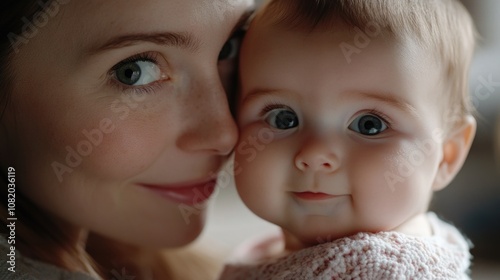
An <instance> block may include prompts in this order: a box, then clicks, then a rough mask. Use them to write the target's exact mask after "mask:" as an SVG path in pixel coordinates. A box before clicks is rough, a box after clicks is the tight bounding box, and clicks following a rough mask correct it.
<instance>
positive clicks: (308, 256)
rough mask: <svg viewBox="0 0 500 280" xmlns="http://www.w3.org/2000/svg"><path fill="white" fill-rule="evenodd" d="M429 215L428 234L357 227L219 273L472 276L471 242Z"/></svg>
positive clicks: (261, 278) (246, 278)
mask: <svg viewBox="0 0 500 280" xmlns="http://www.w3.org/2000/svg"><path fill="white" fill-rule="evenodd" d="M427 216H428V218H429V221H430V223H431V227H432V230H433V235H432V236H430V237H417V236H410V235H406V234H402V233H398V232H380V233H358V234H356V235H353V236H350V237H345V238H341V239H337V240H335V241H333V242H328V243H323V244H320V245H317V246H314V247H310V248H306V249H303V250H300V251H296V252H293V253H291V254H288V255H286V256H283V257H281V258H277V259H271V260H265V261H260V262H257V263H255V262H254V263H252V264H245V263H242V262H233V263H230V264H228V265H226V267H225V269H224V271H223V273H222V275H221V278H220V279H221V280H232V279H234V280H236V279H242V280H251V279H258V280H265V279H290V280H291V279H293V280H300V279H370V280H371V279H426V280H427V279H469V276H468V273H469V265H470V259H471V255H470V253H469V247H470V243H469V242H467V241H466V239H465V238H464V237H463V236H462V235H461V234H460V233H459V232H458V230H457V229H456V228H455V227H453V226H452V225H450V224H447V223H445V222H443V221H441V220H439V219H438V218H437V217H436V215H435V214H434V213H428V214H427ZM265 244H269V241H267V243H265ZM256 246H261V247H262V243H261V244H256Z"/></svg>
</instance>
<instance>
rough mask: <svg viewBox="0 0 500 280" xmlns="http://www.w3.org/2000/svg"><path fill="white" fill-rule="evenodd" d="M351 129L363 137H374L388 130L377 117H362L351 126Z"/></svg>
mask: <svg viewBox="0 0 500 280" xmlns="http://www.w3.org/2000/svg"><path fill="white" fill-rule="evenodd" d="M349 129H350V130H352V131H355V132H358V133H361V134H363V135H368V136H373V135H377V134H379V133H381V132H382V131H384V130H386V129H387V124H386V123H385V122H384V121H383V120H382V119H380V118H379V117H377V116H375V115H362V116H359V117H357V118H356V119H355V120H354V121H352V123H351V124H350V125H349Z"/></svg>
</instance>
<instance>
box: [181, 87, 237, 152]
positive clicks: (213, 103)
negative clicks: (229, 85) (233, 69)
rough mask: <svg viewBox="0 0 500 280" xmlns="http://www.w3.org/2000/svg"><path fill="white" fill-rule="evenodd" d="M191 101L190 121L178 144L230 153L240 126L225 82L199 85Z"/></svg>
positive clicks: (195, 149)
mask: <svg viewBox="0 0 500 280" xmlns="http://www.w3.org/2000/svg"><path fill="white" fill-rule="evenodd" d="M196 90H197V92H198V93H197V94H195V98H193V97H191V99H190V100H191V101H190V102H189V107H190V108H189V109H187V110H189V113H188V114H187V115H188V116H189V117H188V118H189V120H188V121H187V123H188V125H187V127H186V129H184V130H183V132H182V134H181V136H180V137H179V138H178V143H177V145H178V146H179V147H180V148H181V149H183V150H186V151H191V152H201V151H205V152H211V153H214V154H220V155H228V154H230V153H231V152H232V150H233V148H234V146H235V145H236V141H237V140H238V129H237V127H236V123H235V121H234V119H233V117H232V115H231V113H230V111H229V105H228V101H227V97H226V93H225V92H224V89H223V87H222V85H221V84H220V82H219V83H212V84H211V85H205V86H204V87H198V88H197V89H196Z"/></svg>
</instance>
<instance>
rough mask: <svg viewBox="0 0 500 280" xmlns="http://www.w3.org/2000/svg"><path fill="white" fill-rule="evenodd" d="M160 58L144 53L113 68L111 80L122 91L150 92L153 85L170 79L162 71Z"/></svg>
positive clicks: (156, 55)
mask: <svg viewBox="0 0 500 280" xmlns="http://www.w3.org/2000/svg"><path fill="white" fill-rule="evenodd" d="M158 56H159V55H158V54H154V53H142V54H138V55H134V56H132V57H129V58H127V59H125V60H122V61H120V62H119V63H117V64H116V65H115V66H113V68H111V70H110V76H111V79H112V80H113V82H114V84H116V85H118V86H119V88H120V89H121V90H122V91H128V90H132V91H134V92H144V91H146V92H149V91H151V90H152V85H153V84H155V83H157V82H159V81H162V80H166V79H168V77H167V76H166V74H165V73H164V72H163V71H162V69H161V66H160V63H159V62H158Z"/></svg>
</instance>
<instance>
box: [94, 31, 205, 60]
mask: <svg viewBox="0 0 500 280" xmlns="http://www.w3.org/2000/svg"><path fill="white" fill-rule="evenodd" d="M143 42H150V43H153V44H157V45H164V46H173V47H178V48H182V49H187V50H190V51H192V52H195V51H197V50H198V49H199V46H200V42H199V40H198V39H196V38H195V37H194V36H193V35H192V34H191V33H188V32H159V33H138V34H127V35H120V36H117V37H114V38H111V39H109V40H108V41H106V42H105V43H104V44H102V45H100V46H97V47H91V48H90V49H89V51H88V52H89V53H90V54H91V55H92V54H96V53H99V52H103V51H107V50H111V49H119V48H124V47H129V46H133V45H136V44H139V43H143Z"/></svg>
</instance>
